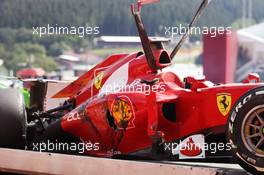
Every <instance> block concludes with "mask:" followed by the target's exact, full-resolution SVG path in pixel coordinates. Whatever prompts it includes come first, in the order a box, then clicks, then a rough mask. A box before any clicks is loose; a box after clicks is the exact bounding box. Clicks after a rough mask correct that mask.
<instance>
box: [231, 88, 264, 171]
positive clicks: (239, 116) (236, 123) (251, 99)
mask: <svg viewBox="0 0 264 175" xmlns="http://www.w3.org/2000/svg"><path fill="white" fill-rule="evenodd" d="M259 92H263V93H259ZM263 104H264V87H258V88H255V89H252V90H250V91H249V92H247V93H246V94H245V95H243V96H242V97H241V98H240V99H239V100H238V101H237V103H236V104H235V105H234V107H233V109H232V112H231V114H230V116H229V119H228V123H227V138H228V141H229V142H230V143H231V145H232V148H233V149H232V150H233V153H234V154H235V156H236V158H237V159H239V163H240V165H241V166H242V167H244V168H245V169H247V170H250V171H251V172H252V171H254V173H258V171H257V169H256V168H263V169H264V158H263V157H259V156H256V155H255V154H254V153H252V152H250V151H249V150H248V148H247V147H246V146H245V145H244V143H243V140H242V134H241V133H242V124H243V120H244V117H245V116H246V115H247V114H248V113H249V112H250V110H251V109H253V108H254V107H256V106H258V105H263Z"/></svg>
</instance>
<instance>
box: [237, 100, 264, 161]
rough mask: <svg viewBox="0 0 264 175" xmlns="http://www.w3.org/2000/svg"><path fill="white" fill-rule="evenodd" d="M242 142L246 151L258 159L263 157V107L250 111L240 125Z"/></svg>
mask: <svg viewBox="0 0 264 175" xmlns="http://www.w3.org/2000/svg"><path fill="white" fill-rule="evenodd" d="M241 135H242V140H243V143H244V145H245V146H246V147H247V149H248V150H249V151H250V152H251V153H253V154H255V155H256V156H259V157H264V105H259V106H256V107H255V108H253V109H252V110H250V111H249V112H248V113H247V115H246V117H245V118H244V120H243V123H242V130H241Z"/></svg>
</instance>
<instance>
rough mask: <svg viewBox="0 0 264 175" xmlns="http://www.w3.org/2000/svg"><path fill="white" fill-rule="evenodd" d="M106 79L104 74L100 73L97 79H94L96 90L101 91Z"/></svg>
mask: <svg viewBox="0 0 264 175" xmlns="http://www.w3.org/2000/svg"><path fill="white" fill-rule="evenodd" d="M103 78H104V72H103V71H102V72H99V73H98V74H97V75H96V77H95V78H94V86H95V88H96V89H101V87H102V80H103Z"/></svg>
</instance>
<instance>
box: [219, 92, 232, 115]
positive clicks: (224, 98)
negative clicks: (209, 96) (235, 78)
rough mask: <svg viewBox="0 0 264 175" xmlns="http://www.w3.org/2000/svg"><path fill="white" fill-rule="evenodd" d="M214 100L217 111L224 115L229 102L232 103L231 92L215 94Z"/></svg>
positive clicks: (229, 107) (227, 110)
mask: <svg viewBox="0 0 264 175" xmlns="http://www.w3.org/2000/svg"><path fill="white" fill-rule="evenodd" d="M216 101H217V106H218V109H219V111H220V112H221V114H222V115H223V116H226V115H227V114H228V113H229V111H230V109H231V103H232V96H231V94H228V93H221V94H217V98H216Z"/></svg>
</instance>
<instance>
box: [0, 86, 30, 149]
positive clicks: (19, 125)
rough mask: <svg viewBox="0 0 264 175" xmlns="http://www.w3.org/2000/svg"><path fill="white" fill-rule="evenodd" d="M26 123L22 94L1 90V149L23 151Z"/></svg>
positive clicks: (15, 90) (16, 90)
mask: <svg viewBox="0 0 264 175" xmlns="http://www.w3.org/2000/svg"><path fill="white" fill-rule="evenodd" d="M26 121H27V120H26V111H25V105H24V97H23V95H22V93H21V92H20V91H19V90H18V89H11V88H10V89H0V147H2V148H15V149H23V148H24V147H25V138H26Z"/></svg>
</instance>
